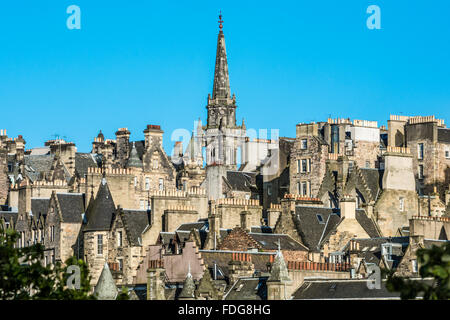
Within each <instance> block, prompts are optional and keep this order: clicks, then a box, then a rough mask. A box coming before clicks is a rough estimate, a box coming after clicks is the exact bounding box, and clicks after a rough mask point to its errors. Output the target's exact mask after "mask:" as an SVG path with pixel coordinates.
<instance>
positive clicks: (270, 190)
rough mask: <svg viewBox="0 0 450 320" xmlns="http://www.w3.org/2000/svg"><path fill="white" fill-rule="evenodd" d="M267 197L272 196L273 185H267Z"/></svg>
mask: <svg viewBox="0 0 450 320" xmlns="http://www.w3.org/2000/svg"><path fill="white" fill-rule="evenodd" d="M267 195H269V196H271V195H272V185H271V184H269V185H267Z"/></svg>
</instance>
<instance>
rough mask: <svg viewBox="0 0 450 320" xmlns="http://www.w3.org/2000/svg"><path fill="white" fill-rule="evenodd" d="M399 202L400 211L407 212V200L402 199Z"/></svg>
mask: <svg viewBox="0 0 450 320" xmlns="http://www.w3.org/2000/svg"><path fill="white" fill-rule="evenodd" d="M399 202H400V211H401V212H403V211H405V198H403V197H400V199H399Z"/></svg>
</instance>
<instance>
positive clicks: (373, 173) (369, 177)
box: [360, 168, 384, 199]
mask: <svg viewBox="0 0 450 320" xmlns="http://www.w3.org/2000/svg"><path fill="white" fill-rule="evenodd" d="M360 170H361V173H362V175H363V178H364V180H365V181H366V183H367V186H368V187H369V189H370V192H371V193H372V196H373V197H374V198H375V199H376V197H377V196H378V193H379V192H380V190H381V181H382V179H383V173H384V170H378V169H369V168H360Z"/></svg>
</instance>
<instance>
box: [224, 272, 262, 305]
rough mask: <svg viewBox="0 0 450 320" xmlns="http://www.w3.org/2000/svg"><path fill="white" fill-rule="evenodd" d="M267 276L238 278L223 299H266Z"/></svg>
mask: <svg viewBox="0 0 450 320" xmlns="http://www.w3.org/2000/svg"><path fill="white" fill-rule="evenodd" d="M266 282H267V277H254V278H240V279H239V280H238V281H236V283H235V284H234V286H233V287H232V288H231V289H230V290H229V291H228V292H227V294H226V296H225V297H224V298H225V299H224V300H267V285H266Z"/></svg>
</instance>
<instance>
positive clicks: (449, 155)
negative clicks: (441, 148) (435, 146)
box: [445, 150, 450, 159]
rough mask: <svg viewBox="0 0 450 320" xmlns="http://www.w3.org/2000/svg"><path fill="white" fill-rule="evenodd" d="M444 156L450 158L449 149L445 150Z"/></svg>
mask: <svg viewBox="0 0 450 320" xmlns="http://www.w3.org/2000/svg"><path fill="white" fill-rule="evenodd" d="M445 157H446V158H447V159H450V150H445Z"/></svg>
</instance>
